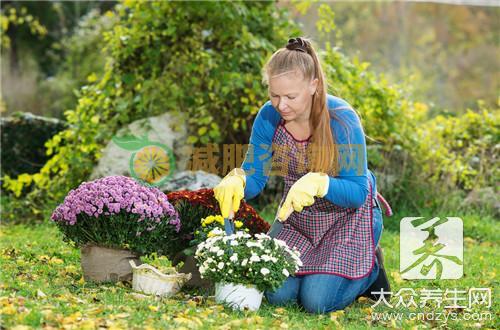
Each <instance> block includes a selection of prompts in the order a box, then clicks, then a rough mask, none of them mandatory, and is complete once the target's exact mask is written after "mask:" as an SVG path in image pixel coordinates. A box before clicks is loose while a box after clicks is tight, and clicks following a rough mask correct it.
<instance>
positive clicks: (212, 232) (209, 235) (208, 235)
mask: <svg viewBox="0 0 500 330" xmlns="http://www.w3.org/2000/svg"><path fill="white" fill-rule="evenodd" d="M213 236H215V233H214V231H213V230H212V231H210V232H209V233H208V234H207V238H209V237H213Z"/></svg>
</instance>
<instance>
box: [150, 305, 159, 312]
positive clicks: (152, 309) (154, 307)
mask: <svg viewBox="0 0 500 330" xmlns="http://www.w3.org/2000/svg"><path fill="white" fill-rule="evenodd" d="M148 308H149V310H150V311H152V312H158V310H159V309H160V308H159V307H158V306H153V305H149V306H148Z"/></svg>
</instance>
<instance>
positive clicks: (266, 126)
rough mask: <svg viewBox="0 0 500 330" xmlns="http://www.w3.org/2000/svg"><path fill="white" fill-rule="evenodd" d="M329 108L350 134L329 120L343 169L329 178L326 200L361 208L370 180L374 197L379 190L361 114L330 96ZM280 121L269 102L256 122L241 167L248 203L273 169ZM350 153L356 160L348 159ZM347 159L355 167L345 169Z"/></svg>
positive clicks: (338, 123)
mask: <svg viewBox="0 0 500 330" xmlns="http://www.w3.org/2000/svg"><path fill="white" fill-rule="evenodd" d="M327 105H328V109H330V110H333V111H334V112H335V114H336V115H337V117H339V118H340V120H341V121H342V122H343V123H344V125H345V126H347V131H346V130H345V128H344V126H343V125H342V124H341V123H340V122H339V121H338V120H336V119H333V118H332V119H331V120H330V125H331V127H332V132H334V133H333V139H334V142H335V143H337V144H338V145H340V148H339V150H340V152H339V159H338V160H339V162H341V167H340V171H339V173H338V175H336V176H335V177H332V176H330V177H329V180H330V182H329V187H328V193H327V194H326V195H325V196H324V198H326V199H327V200H328V201H330V202H332V203H334V204H336V205H338V206H341V207H350V208H358V207H360V206H361V205H363V203H364V202H365V200H366V197H367V196H368V191H369V186H368V180H371V182H372V186H373V187H374V189H373V194H374V196H375V193H376V191H377V190H376V179H375V176H374V175H373V173H372V172H371V171H369V170H368V165H367V159H366V140H365V134H364V131H363V128H362V126H361V122H360V119H359V117H358V115H357V114H356V112H354V110H352V107H351V105H350V104H349V103H347V102H346V101H345V100H343V99H341V98H339V97H336V96H333V95H327ZM280 118H281V116H280V114H279V112H278V111H277V110H276V109H275V108H274V107H273V105H272V104H271V102H270V101H268V102H266V104H264V105H263V106H262V108H261V109H260V110H259V112H258V113H257V116H256V118H255V120H254V123H253V126H252V133H251V135H250V143H249V144H250V145H249V148H248V151H247V154H246V157H245V160H244V161H243V163H242V165H241V168H242V169H243V170H244V171H245V174H246V184H245V199H247V200H248V199H252V198H254V197H256V196H257V195H258V194H260V192H261V191H262V190H263V189H264V187H265V185H266V183H267V180H268V179H269V173H268V171H269V169H270V168H271V166H269V165H270V164H269V163H268V162H272V156H273V151H272V140H273V136H274V132H275V130H276V128H277V126H278V124H279V121H280ZM348 142H349V143H350V144H351V148H350V149H348V147H347V145H346V144H347V143H348ZM347 151H350V155H351V156H353V157H347V155H346V152H347ZM346 160H350V162H349V164H351V165H353V166H345V164H346V163H345V161H346ZM342 164H344V166H342ZM265 169H268V171H267V172H266V170H265Z"/></svg>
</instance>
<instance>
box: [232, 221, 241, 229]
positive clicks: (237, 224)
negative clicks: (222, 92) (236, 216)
mask: <svg viewBox="0 0 500 330" xmlns="http://www.w3.org/2000/svg"><path fill="white" fill-rule="evenodd" d="M234 225H235V226H236V228H241V227H242V226H243V222H241V221H238V220H236V221H235V222H234Z"/></svg>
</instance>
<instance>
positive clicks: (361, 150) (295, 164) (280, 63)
mask: <svg viewBox="0 0 500 330" xmlns="http://www.w3.org/2000/svg"><path fill="white" fill-rule="evenodd" d="M263 72H264V82H265V83H266V84H267V85H268V87H269V95H270V102H267V103H266V104H265V105H264V106H263V107H262V108H261V109H260V110H259V112H258V114H257V117H256V118H255V121H254V124H253V127H252V133H251V137H250V146H249V149H248V152H247V155H246V158H245V160H244V162H243V164H242V166H241V168H236V169H233V170H232V171H231V172H230V173H229V174H228V175H226V177H224V178H223V179H222V181H221V182H220V183H219V185H217V186H216V187H215V188H214V193H215V197H216V199H217V200H218V202H219V204H220V207H221V212H222V216H224V217H225V218H227V217H228V216H229V214H230V213H231V212H236V211H237V210H238V208H239V205H240V201H241V199H242V198H246V199H251V198H253V197H255V196H256V195H258V194H259V193H260V192H261V191H262V190H263V188H264V186H265V184H266V182H267V180H268V178H269V170H270V168H271V167H272V168H273V169H275V168H276V165H279V166H280V170H281V173H282V175H284V181H285V193H284V196H283V198H282V200H281V203H280V207H279V209H278V213H277V218H278V219H280V220H283V221H284V220H286V221H285V222H284V224H283V227H282V229H281V231H280V232H279V233H278V234H277V236H276V238H278V239H282V240H284V241H285V242H286V243H287V244H288V245H289V246H291V247H293V246H295V247H297V249H298V250H299V251H300V252H301V261H302V263H303V266H302V267H301V268H300V269H299V272H298V273H297V274H296V275H295V276H292V277H289V278H288V279H287V280H286V281H285V283H284V284H283V286H282V287H280V288H279V289H278V290H276V291H274V292H265V297H266V299H267V300H268V301H269V302H270V303H271V304H276V305H283V304H287V303H293V302H297V303H300V305H302V306H303V307H304V308H305V309H306V310H307V311H308V312H311V313H326V312H331V311H333V310H339V309H343V308H345V307H346V306H347V305H349V304H351V303H352V302H353V301H354V300H355V299H356V298H357V297H358V296H360V295H365V296H369V297H371V298H374V296H373V295H371V294H370V293H371V292H372V291H380V289H381V288H383V289H384V291H390V288H389V283H388V281H387V277H386V275H385V271H383V264H382V256H381V253H380V251H379V250H378V249H377V253H376V252H375V251H376V249H375V247H376V246H377V244H378V242H379V240H380V235H381V232H382V228H383V225H382V213H381V210H380V207H379V204H378V201H377V190H376V181H375V177H374V175H373V174H372V173H371V172H370V171H369V170H368V168H367V161H366V143H365V137H364V133H363V128H362V126H361V123H360V120H359V117H358V116H357V114H356V112H355V111H354V110H353V109H352V107H351V106H350V105H349V104H348V103H347V102H346V101H344V100H342V99H341V98H338V97H335V96H331V95H328V94H327V90H326V82H325V78H324V74H323V71H322V69H321V65H320V62H319V59H318V56H317V54H316V52H315V50H314V49H313V47H312V45H311V43H310V41H309V40H308V39H305V38H294V39H290V40H289V42H288V44H287V45H286V47H284V48H281V49H279V50H278V51H276V52H275V53H274V54H273V55H272V57H271V58H270V59H269V61H268V62H267V63H266V65H265V67H264V71H263ZM379 197H380V198H381V196H380V195H379ZM388 210H390V209H388ZM376 256H377V257H376ZM386 299H387V296H386Z"/></svg>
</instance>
